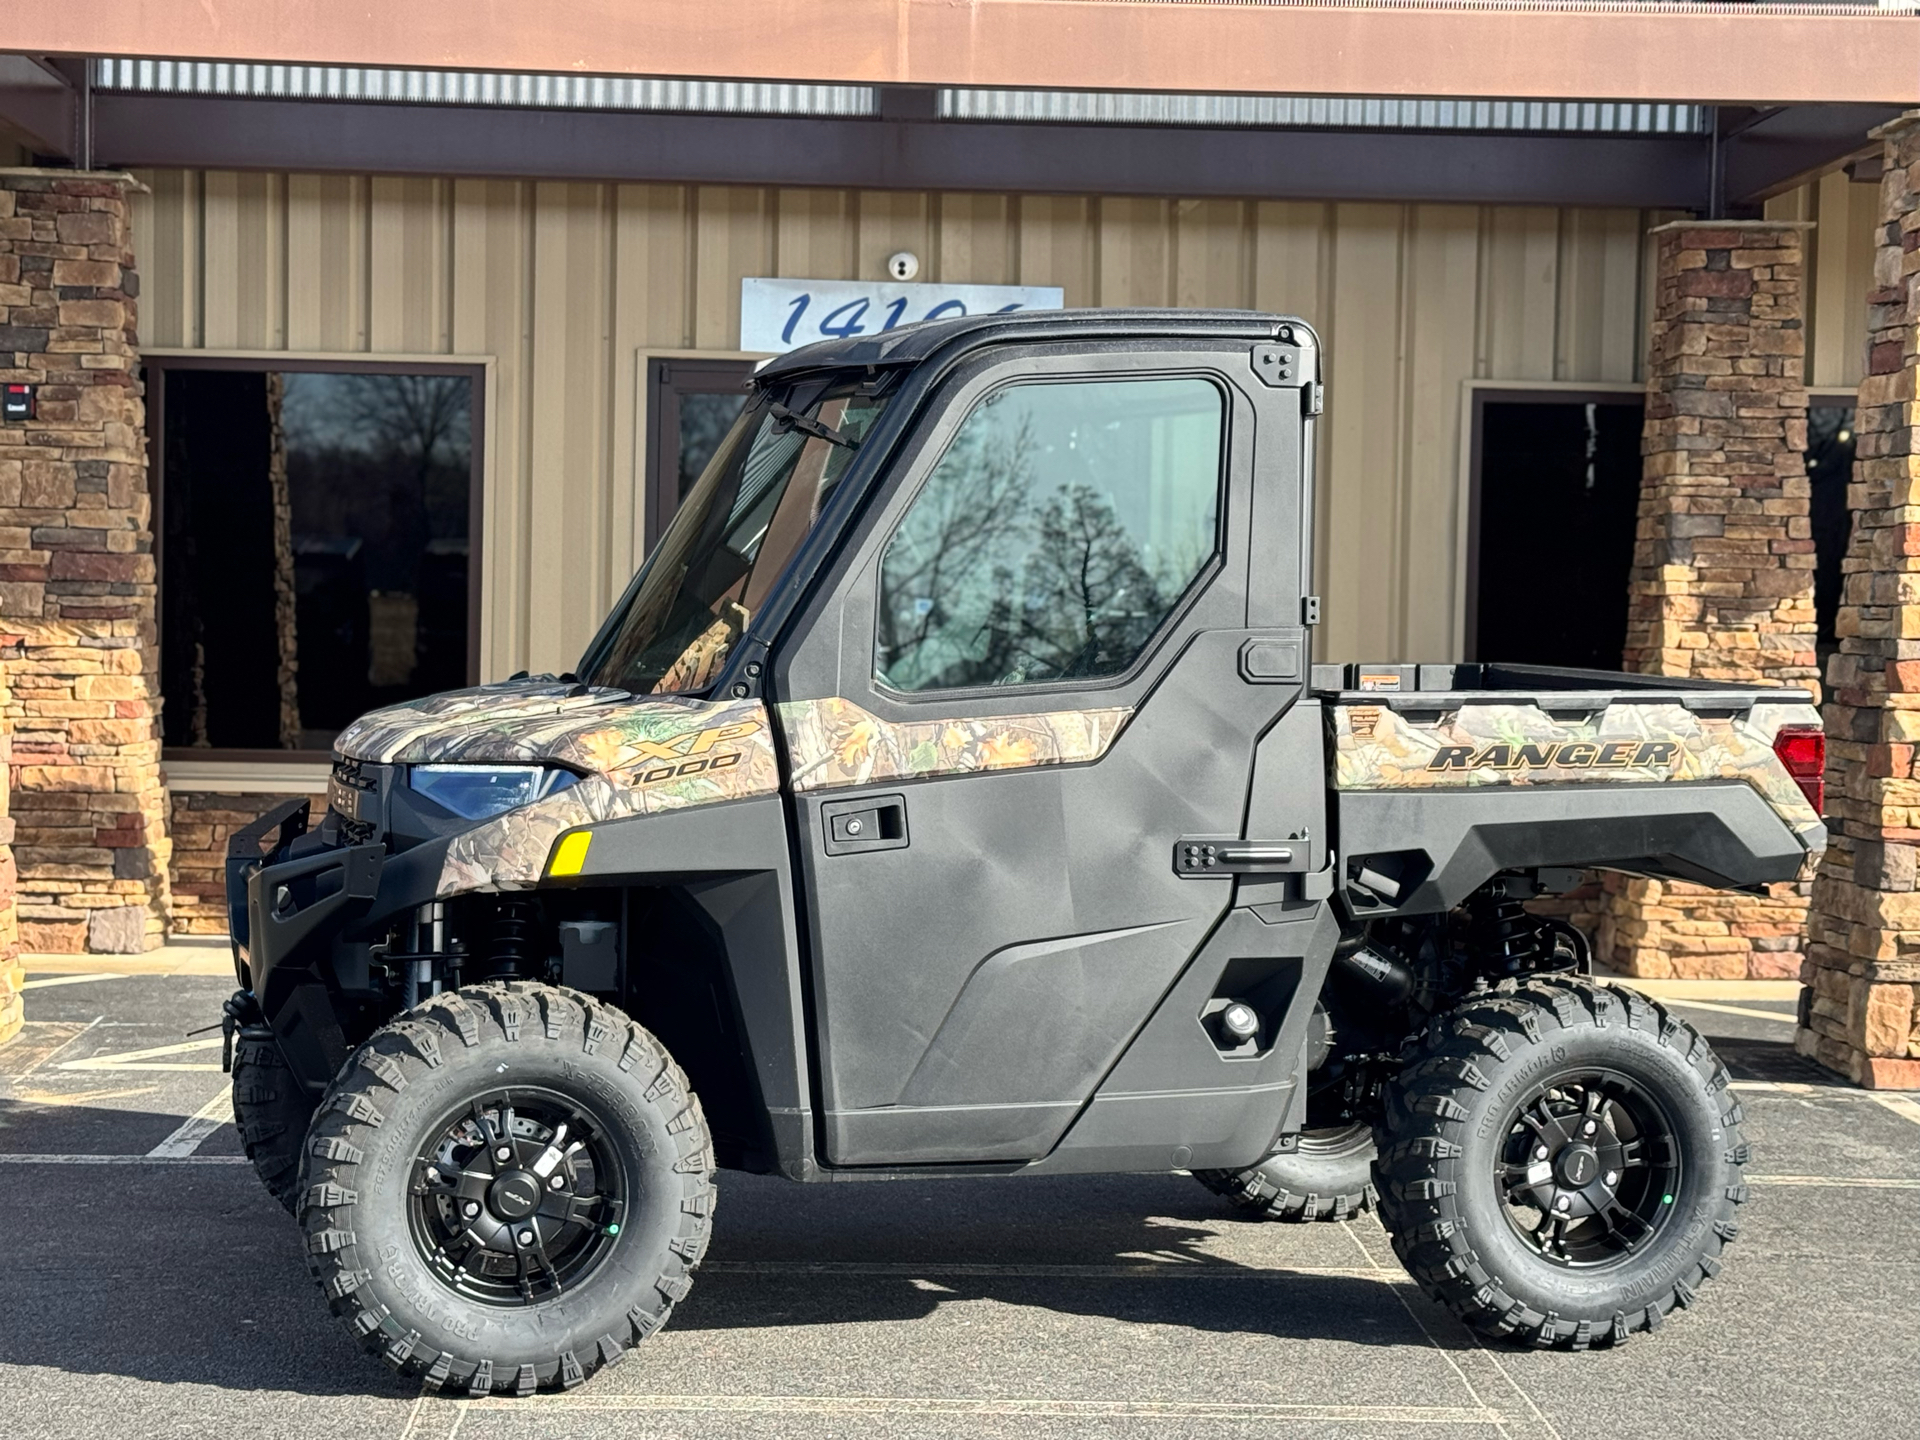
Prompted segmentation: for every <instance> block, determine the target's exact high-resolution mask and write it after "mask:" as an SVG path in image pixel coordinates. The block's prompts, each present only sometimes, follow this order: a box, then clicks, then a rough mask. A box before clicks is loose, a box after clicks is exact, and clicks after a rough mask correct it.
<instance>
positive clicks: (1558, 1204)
mask: <svg viewBox="0 0 1920 1440" xmlns="http://www.w3.org/2000/svg"><path fill="white" fill-rule="evenodd" d="M1572 1204H1573V1201H1572V1200H1570V1199H1568V1198H1567V1197H1566V1196H1565V1195H1562V1196H1561V1197H1560V1198H1559V1199H1558V1200H1556V1201H1554V1202H1553V1208H1554V1209H1556V1210H1565V1209H1567V1208H1568V1207H1569V1206H1571V1205H1572Z"/></svg>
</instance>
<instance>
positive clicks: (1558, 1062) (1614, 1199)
mask: <svg viewBox="0 0 1920 1440" xmlns="http://www.w3.org/2000/svg"><path fill="white" fill-rule="evenodd" d="M1728 1084H1729V1076H1728V1074H1727V1070H1726V1067H1725V1066H1724V1065H1722V1064H1721V1063H1720V1061H1719V1060H1718V1059H1717V1058H1716V1057H1715V1055H1714V1053H1713V1051H1712V1049H1711V1048H1710V1047H1709V1046H1708V1045H1707V1042H1706V1041H1705V1040H1703V1039H1701V1037H1700V1035H1699V1034H1698V1033H1697V1032H1696V1031H1695V1030H1694V1029H1693V1028H1692V1027H1691V1026H1690V1025H1687V1024H1686V1023H1685V1022H1684V1021H1681V1020H1678V1019H1676V1018H1674V1017H1673V1016H1672V1015H1671V1014H1670V1013H1668V1012H1667V1011H1666V1010H1665V1009H1664V1008H1662V1007H1661V1006H1659V1005H1658V1004H1656V1003H1654V1002H1653V1001H1650V1000H1648V999H1646V998H1645V997H1643V996H1641V995H1638V994H1635V993H1634V992H1632V991H1630V990H1612V989H1608V988H1606V987H1604V986H1599V985H1595V984H1593V983H1592V982H1590V981H1584V980H1575V979H1572V978H1567V977H1558V976H1554V977H1540V978H1537V979H1534V980H1530V981H1528V982H1526V983H1525V984H1522V985H1517V986H1516V985H1513V984H1511V983H1509V984H1507V985H1503V986H1501V987H1499V988H1498V989H1497V990H1495V991H1494V992H1492V993H1491V994H1489V995H1486V996H1484V997H1480V998H1476V999H1472V1000H1469V1001H1467V1002H1466V1003H1465V1004H1463V1005H1461V1006H1460V1007H1459V1008H1458V1009H1457V1010H1455V1011H1453V1012H1451V1013H1450V1014H1448V1015H1445V1016H1442V1017H1440V1018H1439V1019H1437V1020H1435V1021H1434V1022H1433V1024H1432V1025H1431V1026H1429V1028H1428V1030H1427V1032H1426V1034H1425V1035H1424V1036H1423V1037H1421V1039H1420V1041H1419V1042H1418V1043H1417V1046H1416V1048H1415V1052H1414V1056H1413V1058H1412V1060H1411V1061H1410V1063H1409V1064H1408V1065H1407V1066H1406V1068H1405V1069H1404V1070H1403V1071H1402V1072H1401V1074H1400V1076H1399V1078H1398V1079H1397V1080H1396V1081H1395V1082H1394V1084H1393V1086H1392V1088H1391V1091H1390V1093H1389V1095H1388V1097H1387V1098H1388V1104H1387V1116H1388V1120H1387V1123H1386V1125H1385V1127H1384V1129H1383V1132H1382V1135H1381V1140H1380V1146H1381V1149H1380V1158H1379V1161H1378V1163H1377V1166H1376V1173H1377V1175H1378V1184H1379V1189H1380V1211H1381V1219H1382V1220H1383V1221H1384V1222H1385V1224H1386V1226H1387V1229H1388V1230H1389V1231H1390V1232H1391V1234H1392V1236H1393V1247H1394V1250H1395V1252H1396V1253H1397V1254H1398V1255H1399V1256H1400V1259H1401V1262H1402V1263H1403V1264H1404V1265H1405V1266H1406V1267H1407V1270H1408V1272H1409V1273H1410V1274H1411V1275H1412V1276H1413V1278H1414V1279H1415V1280H1416V1281H1417V1282H1419V1284H1420V1286H1421V1288H1422V1289H1424V1290H1425V1291H1426V1292H1427V1293H1428V1294H1429V1295H1431V1296H1433V1297H1434V1298H1435V1299H1436V1300H1439V1301H1441V1302H1442V1303H1444V1304H1446V1305H1447V1306H1449V1307H1450V1308H1451V1309H1452V1310H1453V1311H1454V1312H1455V1313H1456V1314H1458V1315H1459V1316H1460V1317H1461V1318H1462V1319H1463V1320H1465V1321H1466V1322H1467V1323H1468V1324H1470V1325H1472V1326H1474V1327H1475V1328H1476V1329H1478V1330H1480V1331H1482V1332H1484V1333H1486V1334H1489V1335H1494V1336H1500V1337H1505V1338H1509V1339H1512V1340H1514V1341H1517V1342H1519V1343H1523V1344H1528V1345H1535V1346H1543V1347H1546V1346H1551V1347H1559V1348H1565V1349H1574V1350H1582V1349H1585V1348H1587V1347H1588V1346H1590V1345H1591V1346H1600V1345H1617V1344H1619V1343H1621V1342H1623V1341H1625V1340H1626V1339H1627V1338H1628V1336H1630V1335H1632V1334H1633V1333H1634V1332H1636V1331H1641V1330H1651V1329H1653V1328H1655V1327H1656V1326H1658V1325H1659V1324H1660V1323H1661V1321H1662V1320H1663V1319H1664V1318H1665V1317H1666V1315H1667V1314H1668V1313H1669V1312H1670V1311H1671V1310H1673V1309H1674V1308H1675V1307H1676V1306H1682V1307H1684V1306H1688V1305H1691V1304H1692V1303H1693V1300H1694V1296H1695V1294H1696V1292H1697V1291H1698V1290H1699V1287H1700V1286H1701V1285H1703V1284H1705V1283H1706V1281H1707V1280H1709V1279H1711V1278H1712V1277H1713V1276H1714V1275H1716V1274H1717V1273H1719V1269H1720V1254H1721V1251H1722V1250H1723V1249H1724V1248H1725V1247H1726V1245H1727V1244H1728V1243H1729V1242H1730V1241H1732V1240H1733V1238H1734V1237H1735V1236H1736V1235H1737V1234H1738V1233H1739V1226H1738V1224H1737V1222H1736V1220H1735V1218H1734V1216H1735V1212H1736V1209H1737V1207H1738V1206H1739V1205H1740V1203H1741V1202H1742V1201H1744V1200H1745V1199H1746V1197H1747V1188H1746V1186H1745V1185H1744V1184H1742V1183H1741V1178H1740V1167H1741V1166H1742V1165H1743V1164H1745V1163H1746V1158H1747V1147H1746V1145H1745V1144H1744V1142H1743V1141H1742V1139H1741V1135H1740V1120H1741V1113H1740V1106H1739V1105H1738V1104H1737V1103H1736V1102H1735V1101H1734V1100H1733V1099H1732V1097H1731V1096H1730V1095H1729V1094H1728V1090H1727V1087H1728Z"/></svg>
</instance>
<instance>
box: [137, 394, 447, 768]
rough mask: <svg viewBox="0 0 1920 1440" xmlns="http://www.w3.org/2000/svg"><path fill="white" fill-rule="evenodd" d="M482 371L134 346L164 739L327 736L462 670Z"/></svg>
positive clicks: (191, 743)
mask: <svg viewBox="0 0 1920 1440" xmlns="http://www.w3.org/2000/svg"><path fill="white" fill-rule="evenodd" d="M481 376H482V372H481V370H480V369H479V367H476V366H455V365H445V366H426V365H406V366H398V365H395V366H386V365H347V364H324V365H323V364H321V363H318V362H314V363H308V364H302V363H298V362H294V363H270V362H253V361H246V360H229V359H223V358H216V357H210V356H209V357H193V358H150V359H149V360H148V362H147V370H146V378H147V397H148V416H149V420H148V424H149V430H150V442H151V446H152V452H153V462H154V474H155V476H156V477H157V484H156V490H155V495H156V514H155V518H154V530H155V536H156V545H157V548H158V552H159V556H158V558H159V572H160V663H161V689H162V694H163V695H164V697H165V700H166V707H165V711H164V716H163V723H162V732H163V735H164V739H165V743H166V745H167V746H168V747H169V748H170V749H174V750H190V751H193V752H195V753H206V752H209V751H213V752H220V751H225V752H229V753H232V752H253V753H254V754H256V755H257V754H259V753H261V752H278V753H289V752H294V753H297V752H316V751H317V752H324V751H326V750H327V749H329V748H330V746H331V743H332V740H333V737H334V736H335V735H336V734H338V733H339V731H340V730H341V729H342V728H344V727H345V726H346V725H347V724H348V722H350V721H351V720H353V719H354V718H355V717H356V716H358V715H360V714H362V713H363V712H365V711H366V710H369V709H371V708H373V707H375V706H379V705H388V704H393V703H395V702H397V701H401V700H410V699H414V698H417V697H419V696H422V695H429V694H432V693H433V692H435V691H437V690H446V689H450V688H456V687H458V686H461V685H464V684H468V683H470V682H471V681H472V680H473V679H474V678H475V673H474V672H475V662H476V659H477V652H478V646H477V643H476V642H477V630H476V625H477V620H478V606H477V604H476V603H475V599H474V594H475V582H476V580H477V576H476V575H475V574H474V572H473V568H472V566H471V564H470V558H471V555H472V553H473V542H474V540H475V539H476V538H477V533H478V530H477V522H478V502H479V494H480V485H479V450H478V445H477V443H476V437H477V436H478V434H479V433H480V405H481V399H482V385H481Z"/></svg>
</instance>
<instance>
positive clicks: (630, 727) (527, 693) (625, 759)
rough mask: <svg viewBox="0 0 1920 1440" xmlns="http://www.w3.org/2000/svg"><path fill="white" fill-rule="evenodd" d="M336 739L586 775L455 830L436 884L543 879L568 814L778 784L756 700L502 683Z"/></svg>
mask: <svg viewBox="0 0 1920 1440" xmlns="http://www.w3.org/2000/svg"><path fill="white" fill-rule="evenodd" d="M334 748H335V749H336V750H337V751H339V753H340V754H342V755H344V756H347V757H348V758H350V759H355V760H366V761H375V762H379V763H383V764H406V765H426V764H454V763H461V762H473V763H484V762H492V763H495V764H543V763H544V764H556V765H562V766H565V767H566V768H568V769H570V770H574V771H577V772H579V773H581V775H582V776H583V778H582V779H581V780H580V782H579V783H578V784H576V785H573V786H571V787H570V788H568V789H566V790H562V791H560V792H559V793H557V794H554V795H549V796H548V797H547V798H546V799H544V800H537V801H535V802H534V803H533V804H531V805H523V806H521V807H520V808H519V809H517V810H509V811H508V812H506V813H505V814H504V815H497V816H495V817H494V818H492V819H491V820H484V821H482V822H480V823H479V824H478V825H476V826H474V828H473V829H471V830H468V831H465V832H463V833H462V834H460V835H457V836H455V837H454V839H453V842H452V844H451V846H450V847H449V849H448V851H447V858H446V863H445V865H444V866H443V867H442V869H441V874H440V884H439V888H438V891H437V893H438V894H439V895H441V896H446V895H456V894H462V893H465V892H468V891H473V890H519V889H525V888H528V887H530V886H533V885H535V884H538V883H539V880H540V877H541V875H542V873H543V872H544V871H545V869H546V864H547V856H548V854H549V853H550V852H551V851H552V849H553V842H554V841H555V840H556V839H558V838H559V836H560V835H561V834H562V833H563V832H564V831H566V830H570V829H572V828H573V827H574V826H576V825H591V824H595V823H598V822H601V821H606V820H620V819H625V818H627V817H629V816H634V815H648V814H652V813H654V812H656V811H660V810H677V809H682V808H685V807H686V806H690V805H710V804H715V803H717V802H719V801H722V800H744V799H747V798H749V797H751V796H756V795H772V794H776V793H778V791H779V789H780V768H779V763H778V761H777V760H776V758H775V756H774V750H773V730H772V726H771V724H770V723H769V721H768V717H767V709H766V706H765V705H763V704H761V702H760V701H758V700H726V701H711V700H697V699H689V698H684V697H680V696H658V697H649V698H647V699H644V700H640V699H635V698H633V697H631V696H629V695H627V694H626V693H625V692H624V691H620V690H600V689H592V688H589V687H587V686H584V685H573V684H561V683H547V682H532V683H516V682H511V681H510V682H508V683H506V684H503V685H482V686H480V687H478V688H476V689H471V690H455V691H451V692H449V693H448V694H445V695H434V696H430V697H429V698H427V699H425V700H415V701H412V702H410V703H408V704H405V705H394V706H389V707H388V708H386V709H384V710H375V711H373V712H372V713H371V714H368V715H366V716H363V717H362V718H361V719H359V720H356V721H355V722H354V723H353V724H352V725H351V726H349V727H348V728H347V729H346V731H345V732H343V733H342V734H341V736H340V738H339V740H338V741H337V742H336V743H335V746H334Z"/></svg>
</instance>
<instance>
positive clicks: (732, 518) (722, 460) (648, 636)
mask: <svg viewBox="0 0 1920 1440" xmlns="http://www.w3.org/2000/svg"><path fill="white" fill-rule="evenodd" d="M809 388H811V389H813V390H814V394H813V396H812V397H810V398H809V399H808V400H807V401H806V403H804V404H803V403H801V399H800V397H799V396H798V395H797V394H796V395H790V396H788V402H789V403H790V404H791V405H792V406H793V409H792V410H791V411H790V412H782V410H781V407H780V406H778V405H774V404H772V403H770V401H769V399H768V397H766V396H765V395H759V396H756V397H755V398H754V400H753V402H752V403H751V404H749V405H748V406H747V408H746V410H744V411H743V412H742V413H741V415H740V418H739V419H738V420H736V421H735V422H734V425H733V429H731V430H730V431H728V432H727V436H726V438H725V439H724V440H722V441H721V442H720V445H719V448H718V449H716V450H715V451H714V452H713V459H712V460H710V461H709V462H708V463H707V468H706V469H705V470H704V471H702V472H701V475H700V478H699V479H698V480H697V481H695V482H694V486H693V489H692V490H691V491H689V492H688V494H687V498H686V501H685V502H684V503H683V504H682V505H681V507H680V513H679V514H677V515H676V516H674V518H673V523H672V524H671V525H669V526H668V527H667V533H666V534H665V535H663V536H662V537H661V538H660V543H659V544H658V545H656V546H655V547H654V550H653V553H652V554H651V555H649V556H648V557H647V559H646V561H645V563H644V564H642V565H641V567H640V570H639V573H638V574H636V575H635V576H634V578H633V583H632V584H631V585H629V586H628V587H627V593H626V594H625V595H623V596H621V597H620V604H619V606H618V607H617V608H616V609H615V610H614V613H613V615H612V616H611V617H610V619H609V620H608V622H607V624H606V626H605V627H604V628H603V629H602V630H601V632H600V635H599V637H598V638H597V639H596V640H595V641H594V644H593V647H592V648H591V650H589V652H588V654H587V657H586V659H585V660H584V661H582V663H581V667H580V675H581V678H582V679H583V680H586V681H587V682H588V683H589V684H593V685H607V686H612V687H613V688H615V689H620V690H626V691H628V692H630V693H633V694H655V695H668V694H686V693H689V692H692V691H697V690H704V689H706V688H707V687H708V686H709V685H711V684H712V683H713V681H714V678H715V677H716V676H718V675H719V673H720V670H721V667H722V666H724V665H725V664H726V660H727V656H728V655H729V654H731V653H732V650H733V647H734V645H735V643H736V642H738V640H739V638H740V636H741V635H742V634H743V633H744V632H745V630H746V628H747V626H748V624H749V623H751V621H752V619H753V617H754V615H755V613H757V612H758V610H759V609H760V606H761V603H762V602H763V601H764V600H765V599H766V597H767V594H768V592H769V591H771V590H772V589H773V582H774V581H775V579H777V578H778V577H779V574H780V572H781V571H782V570H783V569H785V568H786V563H787V561H788V560H790V559H791V558H792V557H793V552H794V551H795V550H797V549H798V548H799V546H800V542H801V541H802V540H803V539H805V538H806V535H807V532H808V531H809V530H811V529H812V528H813V525H814V522H815V521H816V520H818V519H819V518H820V510H821V507H822V506H824V505H825V504H826V502H827V497H828V496H830V495H831V494H832V493H833V489H834V486H836V485H837V484H839V482H840V477H841V476H842V475H843V474H845V473H846V469H847V466H848V464H849V463H850V462H851V461H852V459H853V454H854V451H853V447H852V446H851V445H848V444H845V443H842V442H844V441H847V440H852V441H856V442H857V441H858V440H859V439H860V438H861V437H862V436H864V435H865V434H866V433H867V432H868V431H869V430H871V429H872V428H873V423H874V421H876V420H877V419H879V417H880V412H881V410H882V409H883V408H885V405H886V400H885V398H884V397H882V396H878V395H861V394H858V393H857V391H856V387H855V383H854V382H852V381H848V382H846V383H844V384H841V385H838V386H831V387H828V388H826V389H824V390H821V389H820V388H819V387H818V386H813V387H809ZM796 416H797V417H799V422H798V423H797V424H796V423H795V419H794V417H796ZM809 422H812V423H809ZM819 430H826V431H828V432H830V435H831V438H829V437H828V436H823V435H820V434H817V433H807V432H809V431H819Z"/></svg>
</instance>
